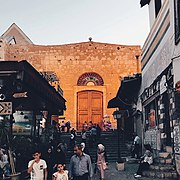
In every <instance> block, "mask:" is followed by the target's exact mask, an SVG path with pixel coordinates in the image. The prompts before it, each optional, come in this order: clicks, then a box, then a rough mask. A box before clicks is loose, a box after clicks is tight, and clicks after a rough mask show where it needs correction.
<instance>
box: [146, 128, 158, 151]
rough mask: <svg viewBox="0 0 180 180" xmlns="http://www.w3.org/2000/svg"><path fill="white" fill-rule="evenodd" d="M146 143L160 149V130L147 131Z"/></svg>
mask: <svg viewBox="0 0 180 180" xmlns="http://www.w3.org/2000/svg"><path fill="white" fill-rule="evenodd" d="M144 144H150V145H151V148H152V149H157V150H160V146H161V145H160V131H159V130H156V129H152V130H148V131H146V132H145V138H144Z"/></svg>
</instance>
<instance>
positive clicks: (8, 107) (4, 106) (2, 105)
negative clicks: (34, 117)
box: [0, 102, 12, 115]
mask: <svg viewBox="0 0 180 180" xmlns="http://www.w3.org/2000/svg"><path fill="white" fill-rule="evenodd" d="M10 114H12V102H0V115H10Z"/></svg>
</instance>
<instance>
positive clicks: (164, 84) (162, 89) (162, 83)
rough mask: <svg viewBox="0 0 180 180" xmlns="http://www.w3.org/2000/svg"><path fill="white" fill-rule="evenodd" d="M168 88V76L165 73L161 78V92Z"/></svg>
mask: <svg viewBox="0 0 180 180" xmlns="http://www.w3.org/2000/svg"><path fill="white" fill-rule="evenodd" d="M166 90H167V82H166V76H165V75H163V76H162V78H161V80H160V94H163V93H164V92H166Z"/></svg>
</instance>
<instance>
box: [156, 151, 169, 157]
mask: <svg viewBox="0 0 180 180" xmlns="http://www.w3.org/2000/svg"><path fill="white" fill-rule="evenodd" d="M159 157H160V158H168V157H171V155H170V153H169V152H161V153H159Z"/></svg>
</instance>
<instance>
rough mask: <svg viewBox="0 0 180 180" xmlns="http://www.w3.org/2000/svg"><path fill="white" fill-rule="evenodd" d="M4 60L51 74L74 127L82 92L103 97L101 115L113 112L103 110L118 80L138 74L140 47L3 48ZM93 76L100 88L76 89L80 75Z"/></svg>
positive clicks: (91, 86) (114, 92) (78, 44)
mask: <svg viewBox="0 0 180 180" xmlns="http://www.w3.org/2000/svg"><path fill="white" fill-rule="evenodd" d="M4 49H5V51H4V59H5V60H18V61H20V60H27V61H28V62H29V63H31V64H32V65H33V66H34V67H35V68H36V69H37V70H38V71H54V72H55V73H56V75H57V77H58V78H59V79H60V85H61V88H62V89H63V91H64V98H65V99H66V101H67V103H66V107H67V110H66V112H65V117H66V120H70V121H71V123H72V126H74V127H76V121H77V93H78V92H80V91H82V90H96V91H100V92H102V93H103V115H105V114H107V115H108V116H110V120H111V121H112V125H113V126H115V124H116V122H115V121H113V117H112V113H113V111H114V109H107V103H108V101H109V100H110V99H112V98H113V97H115V96H116V93H117V90H118V88H119V85H120V80H121V78H123V77H124V76H128V75H132V74H135V73H140V71H141V67H140V55H141V48H140V46H128V45H116V44H107V43H98V42H93V41H89V42H82V43H76V44H65V45H48V46H44V45H34V44H26V45H23V44H15V45H12V44H11V45H10V44H6V45H5V48H4ZM87 72H94V73H97V74H98V75H100V76H101V78H102V79H103V81H104V85H103V86H93V85H88V86H78V85H77V83H78V79H79V77H81V75H82V74H84V73H87Z"/></svg>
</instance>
